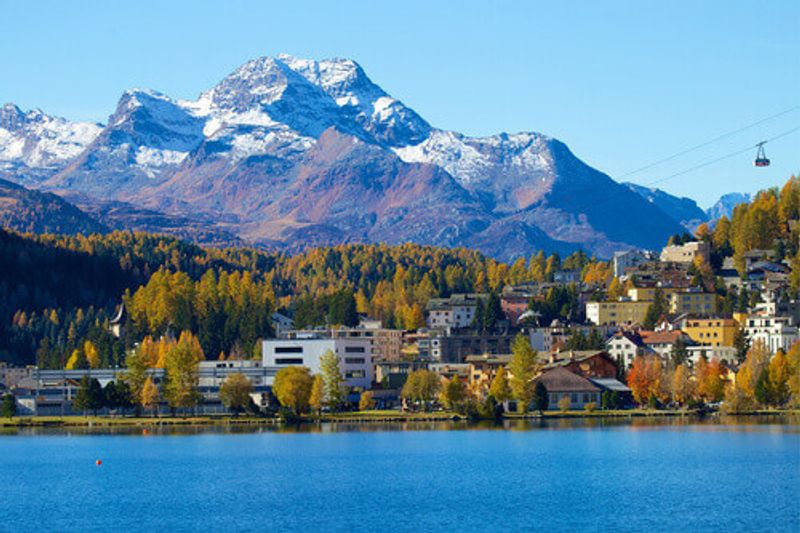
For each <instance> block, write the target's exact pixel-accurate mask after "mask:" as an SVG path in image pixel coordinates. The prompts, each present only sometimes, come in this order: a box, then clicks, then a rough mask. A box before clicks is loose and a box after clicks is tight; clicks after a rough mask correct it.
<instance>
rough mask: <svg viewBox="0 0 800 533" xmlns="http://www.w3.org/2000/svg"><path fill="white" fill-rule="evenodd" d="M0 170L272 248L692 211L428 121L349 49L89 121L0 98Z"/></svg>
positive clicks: (459, 240) (607, 235)
mask: <svg viewBox="0 0 800 533" xmlns="http://www.w3.org/2000/svg"><path fill="white" fill-rule="evenodd" d="M0 176H2V177H4V178H6V179H8V180H11V181H14V182H16V183H20V184H23V185H25V186H27V187H32V188H35V189H41V190H45V191H51V192H55V193H57V194H58V195H60V196H62V197H63V198H65V199H67V200H69V201H71V202H73V203H75V204H76V205H78V206H79V207H81V208H82V209H83V210H84V211H86V212H88V213H89V214H90V215H92V216H94V217H96V218H98V219H99V220H100V222H101V223H102V224H104V225H105V226H108V227H110V228H134V229H147V230H150V231H164V232H169V233H175V234H178V235H181V236H184V237H187V238H191V239H195V240H198V241H201V242H206V243H218V244H231V243H242V242H245V243H250V244H254V245H260V246H267V247H276V248H282V249H286V250H289V251H291V250H298V249H302V248H305V247H308V246H312V245H322V244H335V243H341V242H377V241H383V242H387V243H399V242H405V241H412V242H418V243H422V244H436V245H442V246H467V247H472V248H476V249H479V250H481V251H483V252H485V253H487V254H489V255H492V256H494V257H498V258H501V259H511V258H514V257H518V256H527V255H529V254H530V253H531V252H533V251H536V250H539V249H544V250H546V251H557V252H562V253H566V252H570V251H573V250H575V249H579V248H582V249H585V250H588V251H590V252H593V253H596V254H598V255H600V256H609V255H610V254H611V253H612V252H613V251H615V250H619V249H628V248H634V247H637V248H638V247H641V248H657V247H660V246H661V245H663V243H664V242H665V241H666V240H667V238H668V237H669V235H671V234H674V233H677V232H679V231H682V229H683V227H682V225H683V226H687V225H689V226H690V225H691V224H694V223H695V222H697V221H698V220H699V221H702V218H703V215H704V214H703V212H702V210H700V209H699V208H698V207H697V205H696V204H695V203H694V202H693V201H691V200H688V199H679V198H675V197H673V196H670V195H667V194H666V193H663V192H662V191H657V190H653V189H644V188H641V187H638V186H634V185H630V184H629V185H627V186H626V185H623V184H619V183H617V182H615V181H614V180H612V179H611V178H610V177H609V176H607V175H606V174H603V173H602V172H600V171H598V170H595V169H594V168H592V167H590V166H588V165H586V164H585V163H583V162H582V161H581V160H580V159H578V158H577V157H575V156H574V155H573V154H572V152H570V150H569V149H568V148H567V146H566V145H565V144H563V143H561V142H560V141H558V140H556V139H552V138H550V137H547V136H545V135H542V134H539V133H533V132H529V133H517V134H506V133H500V134H497V135H492V136H489V137H481V138H477V137H467V136H465V135H462V134H460V133H457V132H453V131H446V130H441V129H437V128H435V127H433V126H431V125H430V124H429V123H428V122H426V121H425V120H424V119H423V118H422V117H421V116H419V115H418V114H417V113H416V112H415V111H414V110H412V109H411V108H409V107H407V106H406V105H404V104H403V103H402V102H400V101H399V100H396V99H395V98H392V97H391V96H390V95H389V94H387V93H386V92H385V91H384V90H383V89H381V88H380V87H379V86H378V85H376V84H375V83H373V82H372V81H371V80H370V79H369V78H368V77H367V75H366V74H365V72H364V71H363V69H362V68H361V67H360V66H359V65H358V64H357V63H355V62H354V61H351V60H348V59H329V60H323V61H313V60H305V59H297V58H294V57H290V56H285V55H281V56H278V57H264V58H260V59H256V60H253V61H249V62H247V63H246V64H244V65H242V66H241V67H240V68H238V69H237V70H236V71H234V72H233V73H231V74H230V75H229V76H227V77H226V78H225V79H223V80H222V81H221V82H220V83H219V84H217V85H216V86H214V87H213V88H211V89H209V90H208V91H206V92H204V93H202V94H201V95H200V97H199V98H198V99H197V100H193V101H181V100H174V99H172V98H170V97H168V96H166V95H163V94H161V93H158V92H156V91H151V90H142V89H133V90H129V91H126V92H125V93H124V94H123V95H122V97H121V99H120V101H119V104H118V105H117V109H116V110H115V111H114V113H113V114H112V115H111V116H110V117H109V119H108V123H107V124H106V125H104V126H101V125H98V124H91V123H79V122H69V121H67V120H65V119H61V118H55V117H50V116H48V115H45V114H44V113H42V112H41V111H38V110H35V111H30V112H27V113H24V112H22V111H21V110H20V109H19V108H17V107H16V106H14V105H11V104H7V105H6V106H4V107H3V108H2V110H0ZM90 218H91V217H90ZM697 223H699V222H697ZM687 227H688V226H687Z"/></svg>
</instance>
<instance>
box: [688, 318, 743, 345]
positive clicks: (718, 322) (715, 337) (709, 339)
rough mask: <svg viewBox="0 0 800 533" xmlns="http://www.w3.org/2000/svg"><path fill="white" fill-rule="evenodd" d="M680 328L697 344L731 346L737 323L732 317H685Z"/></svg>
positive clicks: (737, 327) (737, 326)
mask: <svg viewBox="0 0 800 533" xmlns="http://www.w3.org/2000/svg"><path fill="white" fill-rule="evenodd" d="M681 329H683V331H684V332H685V333H686V334H687V335H688V336H689V337H690V338H691V339H692V340H693V341H694V342H696V343H699V344H704V345H707V346H733V339H734V337H735V336H736V331H737V330H738V329H739V324H737V323H736V321H735V320H733V319H732V318H687V319H686V320H684V321H683V326H682V328H681Z"/></svg>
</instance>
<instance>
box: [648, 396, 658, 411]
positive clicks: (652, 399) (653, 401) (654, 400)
mask: <svg viewBox="0 0 800 533" xmlns="http://www.w3.org/2000/svg"><path fill="white" fill-rule="evenodd" d="M647 407H649V408H650V409H658V398H656V397H655V396H650V399H649V400H647Z"/></svg>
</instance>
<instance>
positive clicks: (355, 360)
mask: <svg viewBox="0 0 800 533" xmlns="http://www.w3.org/2000/svg"><path fill="white" fill-rule="evenodd" d="M344 362H345V364H348V365H363V364H364V363H365V362H366V359H364V358H363V357H345V358H344Z"/></svg>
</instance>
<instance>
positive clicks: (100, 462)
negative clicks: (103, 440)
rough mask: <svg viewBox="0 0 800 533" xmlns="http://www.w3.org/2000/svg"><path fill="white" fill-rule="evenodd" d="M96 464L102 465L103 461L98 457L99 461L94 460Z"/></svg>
mask: <svg viewBox="0 0 800 533" xmlns="http://www.w3.org/2000/svg"><path fill="white" fill-rule="evenodd" d="M94 464H96V465H97V466H100V465H101V464H103V461H101V460H100V459H98V460H97V461H95V462H94Z"/></svg>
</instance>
